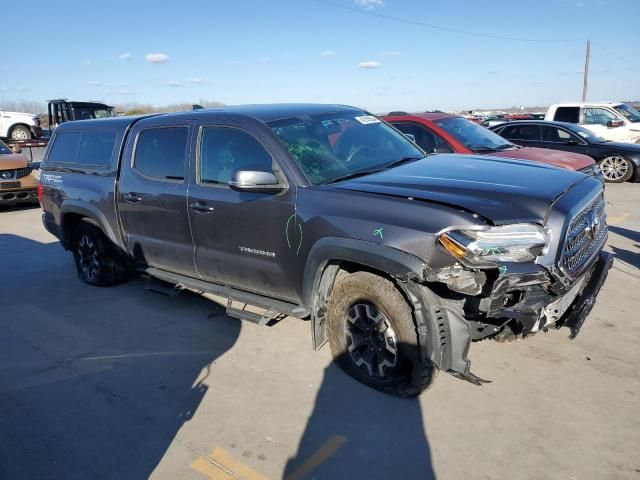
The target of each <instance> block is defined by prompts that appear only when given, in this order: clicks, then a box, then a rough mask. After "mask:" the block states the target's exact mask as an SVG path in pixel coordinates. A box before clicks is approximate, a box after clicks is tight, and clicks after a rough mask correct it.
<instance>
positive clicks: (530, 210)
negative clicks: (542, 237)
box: [333, 154, 587, 225]
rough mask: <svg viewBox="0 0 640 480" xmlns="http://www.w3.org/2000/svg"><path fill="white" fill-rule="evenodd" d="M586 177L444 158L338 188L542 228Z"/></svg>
mask: <svg viewBox="0 0 640 480" xmlns="http://www.w3.org/2000/svg"><path fill="white" fill-rule="evenodd" d="M586 178H587V177H585V176H584V175H582V174H579V173H576V172H572V171H569V170H562V169H558V168H554V167H549V166H546V165H542V164H539V163H535V162H525V161H522V160H511V159H507V158H497V157H489V156H478V155H454V154H441V155H430V156H428V157H426V158H423V159H422V160H417V161H415V162H412V163H409V164H405V165H402V166H399V167H396V168H392V169H389V170H385V171H383V172H378V173H373V174H371V175H367V176H364V177H359V178H355V179H351V180H345V181H343V182H339V183H336V184H334V185H333V186H334V187H337V188H341V189H346V190H352V191H359V192H368V193H377V194H383V195H393V196H397V197H405V198H413V199H415V200H423V201H428V202H435V203H440V204H445V205H449V206H452V207H455V208H459V209H462V210H466V211H469V212H473V213H477V214H479V215H482V216H483V217H485V218H486V219H487V220H489V221H490V222H492V223H494V224H496V225H500V224H506V223H519V222H531V223H539V224H543V223H544V221H545V218H546V214H547V211H548V210H549V207H550V206H551V204H552V203H553V202H554V200H556V199H557V198H558V197H559V196H560V195H562V193H563V192H566V191H568V190H569V189H570V188H571V187H572V186H574V185H575V184H577V183H578V182H580V181H582V180H584V179H586Z"/></svg>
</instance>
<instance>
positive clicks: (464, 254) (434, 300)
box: [404, 184, 613, 384]
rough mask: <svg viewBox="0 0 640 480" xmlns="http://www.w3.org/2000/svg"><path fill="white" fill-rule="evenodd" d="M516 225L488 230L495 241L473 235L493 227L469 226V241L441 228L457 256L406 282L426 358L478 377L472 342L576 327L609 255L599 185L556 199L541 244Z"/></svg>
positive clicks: (602, 278)
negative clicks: (472, 365) (472, 362)
mask: <svg viewBox="0 0 640 480" xmlns="http://www.w3.org/2000/svg"><path fill="white" fill-rule="evenodd" d="M509 227H511V226H509ZM518 228H519V230H520V232H518V233H513V232H511V233H513V235H511V233H510V232H509V231H508V229H507V230H504V229H502V231H501V229H500V228H495V229H493V230H494V231H496V232H500V233H501V236H500V235H495V236H494V238H495V239H497V242H496V245H498V246H491V244H487V243H486V242H485V243H482V242H481V241H478V239H480V240H483V239H487V238H488V239H490V238H492V235H490V234H484V236H482V235H477V234H475V233H472V234H470V235H471V236H472V237H473V238H472V239H471V241H470V240H469V239H465V238H463V235H460V234H457V233H456V232H455V231H453V233H452V232H451V231H445V232H443V233H442V234H441V235H440V237H439V240H440V245H439V246H438V248H440V249H444V250H446V252H447V253H448V254H449V255H450V256H452V257H454V258H456V260H457V261H456V262H455V263H452V264H450V265H448V266H446V267H443V268H440V269H439V270H436V271H434V270H430V269H425V272H424V275H423V280H422V281H408V282H406V283H405V285H404V289H405V291H406V292H407V294H408V296H409V298H410V300H411V302H412V304H413V308H414V314H415V318H416V323H417V330H418V334H419V338H420V343H421V345H422V346H423V348H422V352H423V358H424V360H429V361H431V362H433V363H435V364H436V365H438V367H439V368H440V369H442V370H445V371H449V372H450V373H452V374H454V375H456V376H458V377H461V378H464V379H466V380H469V381H471V382H473V383H476V384H479V383H480V382H481V381H482V380H481V379H480V378H479V377H476V376H475V375H473V374H472V373H471V372H470V362H469V360H468V358H467V354H468V351H469V348H470V345H471V342H472V341H479V340H482V339H488V338H493V339H495V340H497V341H503V342H507V341H511V340H514V339H517V338H524V337H527V336H531V335H534V334H536V333H537V332H539V331H541V330H543V331H546V330H548V329H559V328H561V327H567V328H569V330H570V335H569V337H570V338H571V339H573V338H575V337H576V335H577V334H578V333H579V331H580V328H581V327H582V325H583V323H584V321H585V319H586V317H587V316H588V314H589V312H590V311H591V309H592V308H593V305H594V303H595V299H596V297H597V295H598V292H599V291H600V288H601V287H602V285H603V283H604V281H605V279H606V277H607V274H608V271H609V269H610V267H611V264H612V261H613V257H612V256H611V255H610V254H608V253H606V252H604V251H603V247H604V245H605V243H606V240H607V233H608V232H607V225H606V214H605V212H604V199H603V192H602V189H601V188H599V187H594V186H593V185H592V184H585V185H582V186H580V185H578V186H577V187H576V188H574V189H573V190H571V191H569V192H567V193H566V194H564V195H563V196H561V197H560V198H559V199H558V200H557V201H556V202H554V204H553V205H552V206H551V208H550V211H549V214H548V218H547V221H546V223H545V225H544V226H540V232H543V234H544V236H545V237H546V238H545V240H544V245H542V244H541V242H536V241H535V236H534V235H529V234H528V233H527V229H528V227H527V228H521V227H518ZM529 230H530V231H531V232H530V233H532V234H533V233H535V229H534V228H533V227H531V228H529ZM489 231H491V230H489ZM514 231H515V230H514ZM522 232H524V233H526V234H527V235H529V237H531V238H528V239H527V240H526V242H525V241H521V242H520V246H521V247H522V248H520V249H519V250H518V249H511V251H510V252H508V250H509V248H508V247H505V243H504V242H503V243H502V244H501V243H500V241H501V238H503V237H505V236H506V237H507V238H511V239H513V238H519V239H520V240H522V239H523V238H524V237H525V236H526V235H523V234H522ZM541 235H542V233H541ZM511 241H512V240H511ZM512 243H513V241H512ZM515 243H518V242H517V241H516V242H515ZM478 245H479V248H476V249H475V250H474V248H475V247H478ZM516 250H517V251H516ZM485 253H486V254H485ZM527 254H529V255H531V256H532V259H531V260H530V261H529V260H528V259H527V258H526V255H527ZM509 255H510V256H511V257H509ZM508 258H512V259H515V260H523V259H524V260H525V261H505V260H506V259H508ZM492 264H493V265H492Z"/></svg>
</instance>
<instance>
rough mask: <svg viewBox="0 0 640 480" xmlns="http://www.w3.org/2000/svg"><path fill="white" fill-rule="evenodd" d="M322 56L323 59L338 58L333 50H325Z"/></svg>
mask: <svg viewBox="0 0 640 480" xmlns="http://www.w3.org/2000/svg"><path fill="white" fill-rule="evenodd" d="M320 55H321V56H323V57H335V56H336V52H334V51H333V50H325V51H324V52H322V53H321V54H320Z"/></svg>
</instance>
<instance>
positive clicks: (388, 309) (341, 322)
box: [327, 272, 437, 397]
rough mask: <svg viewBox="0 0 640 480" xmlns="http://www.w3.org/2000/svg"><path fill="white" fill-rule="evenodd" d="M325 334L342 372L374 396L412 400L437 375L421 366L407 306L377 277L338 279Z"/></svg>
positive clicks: (353, 275)
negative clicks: (388, 395)
mask: <svg viewBox="0 0 640 480" xmlns="http://www.w3.org/2000/svg"><path fill="white" fill-rule="evenodd" d="M327 333H328V338H329V345H330V347H331V354H332V355H333V358H334V360H335V362H336V363H337V364H338V365H339V366H340V368H342V370H344V371H345V372H346V373H347V374H349V375H351V376H352V377H354V378H355V379H356V380H358V381H360V382H362V383H364V384H365V385H367V386H369V387H372V388H375V389H376V390H380V391H383V392H385V393H388V394H391V395H395V396H399V397H414V396H416V395H419V394H420V393H421V392H422V391H424V390H425V389H426V388H427V387H428V386H429V385H431V383H432V382H433V380H434V378H435V374H436V372H437V369H436V368H435V367H434V366H432V365H431V364H428V365H424V364H423V363H422V362H421V361H420V351H419V347H418V336H417V333H416V328H415V324H414V321H413V317H412V314H411V308H410V307H409V304H408V303H407V301H406V300H405V298H404V297H403V296H402V295H401V293H400V292H399V291H398V289H397V288H396V287H395V285H394V284H393V283H392V282H391V281H389V280H387V279H384V278H382V277H380V276H378V275H374V274H372V273H369V272H356V273H351V274H348V273H346V272H344V273H341V274H339V275H338V277H337V278H336V281H335V284H334V286H333V290H332V292H331V296H330V298H329V301H328V303H327Z"/></svg>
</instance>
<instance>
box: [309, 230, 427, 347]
mask: <svg viewBox="0 0 640 480" xmlns="http://www.w3.org/2000/svg"><path fill="white" fill-rule="evenodd" d="M424 268H425V265H424V263H423V262H422V260H420V259H419V258H417V257H415V256H413V255H411V254H409V253H406V252H402V251H400V250H397V249H394V248H391V247H386V246H383V245H378V244H376V243H372V242H366V241H363V240H356V239H350V238H340V237H325V238H323V239H321V240H319V241H318V242H316V244H315V245H314V246H313V247H312V249H311V251H310V252H309V256H308V257H307V262H306V264H305V270H304V276H303V282H302V303H303V305H304V306H305V307H307V309H308V310H309V311H310V312H311V316H310V318H311V333H312V341H313V347H314V349H316V350H318V349H320V348H321V347H322V346H323V345H324V344H325V343H326V340H327V337H326V331H325V324H324V320H325V317H324V315H325V311H326V301H327V299H328V298H329V295H330V294H331V290H332V289H333V284H334V281H335V278H336V276H337V275H338V274H339V273H340V272H341V271H347V272H349V271H357V270H362V271H369V272H371V273H375V274H377V275H380V276H381V277H384V278H387V279H389V280H392V281H393V282H394V283H395V284H396V286H397V284H398V282H406V281H408V280H409V279H420V280H421V279H422V278H423V275H424V273H423V272H424ZM398 290H399V291H400V292H401V294H403V295H405V297H406V294H405V292H404V291H403V290H402V289H401V288H399V289H398Z"/></svg>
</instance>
